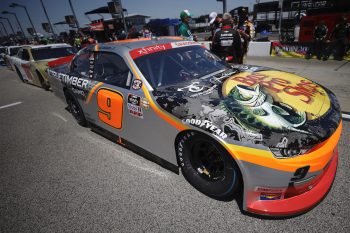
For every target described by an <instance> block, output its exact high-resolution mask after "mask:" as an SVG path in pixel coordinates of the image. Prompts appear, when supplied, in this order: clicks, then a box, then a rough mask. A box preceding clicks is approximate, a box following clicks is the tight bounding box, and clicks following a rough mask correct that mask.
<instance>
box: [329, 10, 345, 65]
mask: <svg viewBox="0 0 350 233" xmlns="http://www.w3.org/2000/svg"><path fill="white" fill-rule="evenodd" d="M349 35H350V25H349V23H348V19H347V18H346V17H345V16H343V17H342V18H341V19H340V23H339V24H337V25H336V26H335V28H334V31H333V32H332V35H331V38H332V37H334V39H335V40H334V42H333V48H335V49H336V51H335V54H334V59H336V60H339V61H341V60H343V58H344V55H345V54H346V51H347V45H348V43H349V40H348V38H349Z"/></svg>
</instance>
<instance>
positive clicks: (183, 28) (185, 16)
mask: <svg viewBox="0 0 350 233" xmlns="http://www.w3.org/2000/svg"><path fill="white" fill-rule="evenodd" d="M191 17H192V16H191V13H190V12H189V11H188V10H183V11H181V13H180V19H181V21H182V23H181V24H180V26H179V31H178V33H179V35H180V36H182V37H184V38H185V39H187V40H196V38H195V37H194V36H193V35H192V33H191V29H190V26H189V25H188V23H189V22H190V19H191Z"/></svg>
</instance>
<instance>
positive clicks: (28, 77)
mask: <svg viewBox="0 0 350 233" xmlns="http://www.w3.org/2000/svg"><path fill="white" fill-rule="evenodd" d="M76 52H77V51H76V49H75V48H73V47H72V46H70V45H68V44H50V45H25V46H23V47H22V48H20V49H19V51H18V53H17V56H14V57H12V63H13V67H14V70H15V71H16V72H17V75H18V77H19V78H20V79H21V80H22V81H23V82H27V83H30V84H34V85H36V86H40V87H42V88H44V89H46V90H49V89H50V83H49V80H48V78H47V73H46V69H47V68H48V66H47V63H48V62H49V61H52V60H55V59H57V58H61V57H67V56H68V57H69V56H74V54H75V53H76Z"/></svg>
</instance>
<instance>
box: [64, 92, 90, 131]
mask: <svg viewBox="0 0 350 233" xmlns="http://www.w3.org/2000/svg"><path fill="white" fill-rule="evenodd" d="M65 96H66V101H67V104H68V108H69V111H70V112H71V113H72V115H73V117H74V118H75V120H76V121H77V122H78V124H79V125H81V126H84V127H85V126H87V121H86V119H85V116H84V112H83V109H82V108H81V107H80V104H79V102H78V101H77V99H76V98H75V97H74V96H73V95H72V94H71V93H69V92H68V91H66V92H65Z"/></svg>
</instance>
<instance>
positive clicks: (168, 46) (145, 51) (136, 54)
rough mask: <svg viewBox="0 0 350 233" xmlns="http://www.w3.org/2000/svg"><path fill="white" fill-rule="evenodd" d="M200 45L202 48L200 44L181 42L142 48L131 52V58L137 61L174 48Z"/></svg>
mask: <svg viewBox="0 0 350 233" xmlns="http://www.w3.org/2000/svg"><path fill="white" fill-rule="evenodd" d="M194 45H198V46H201V45H200V44H199V43H198V42H195V41H179V42H172V43H167V44H157V45H152V46H147V47H142V48H137V49H134V50H131V51H130V56H131V58H132V59H136V58H138V57H142V56H145V55H148V54H152V53H157V52H161V51H165V50H168V49H172V48H179V47H186V46H194Z"/></svg>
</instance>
